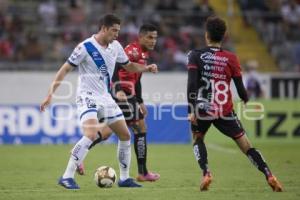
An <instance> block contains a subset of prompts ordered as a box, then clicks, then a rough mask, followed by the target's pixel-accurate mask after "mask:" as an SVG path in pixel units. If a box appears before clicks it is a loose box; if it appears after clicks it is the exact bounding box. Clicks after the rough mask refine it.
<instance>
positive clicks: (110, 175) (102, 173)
mask: <svg viewBox="0 0 300 200" xmlns="http://www.w3.org/2000/svg"><path fill="white" fill-rule="evenodd" d="M94 180H95V182H96V185H97V186H98V187H101V188H110V187H112V186H113V184H114V183H115V182H116V180H117V174H116V171H115V170H114V169H113V168H111V167H108V166H101V167H99V168H98V169H97V170H96V172H95V176H94Z"/></svg>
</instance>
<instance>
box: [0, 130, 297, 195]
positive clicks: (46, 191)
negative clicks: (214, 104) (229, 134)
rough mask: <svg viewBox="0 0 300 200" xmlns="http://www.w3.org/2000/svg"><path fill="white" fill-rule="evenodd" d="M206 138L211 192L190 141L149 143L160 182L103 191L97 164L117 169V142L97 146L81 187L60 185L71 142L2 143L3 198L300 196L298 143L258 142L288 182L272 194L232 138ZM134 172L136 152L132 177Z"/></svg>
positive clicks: (0, 191)
mask: <svg viewBox="0 0 300 200" xmlns="http://www.w3.org/2000/svg"><path fill="white" fill-rule="evenodd" d="M222 137H223V136H222ZM223 138H224V139H225V137H223ZM207 140H208V142H207V143H208V152H209V164H210V168H211V170H212V172H213V175H214V181H213V183H212V185H211V188H210V190H209V191H208V192H200V191H199V181H200V177H201V173H200V171H199V168H198V165H197V164H196V162H195V159H194V157H193V153H192V147H191V145H149V159H148V160H149V169H152V170H154V171H157V172H159V173H160V174H161V180H159V181H158V182H155V183H144V184H143V185H144V187H143V188H141V189H124V188H118V187H117V186H116V185H114V186H113V188H110V189H101V188H98V187H97V186H96V185H95V183H94V181H93V174H94V170H95V169H96V168H97V167H98V166H99V165H109V166H112V167H113V168H115V169H116V170H117V171H118V167H117V166H118V165H117V160H116V157H115V155H116V146H115V145H98V146H97V147H95V148H94V149H93V150H92V151H91V152H90V153H89V155H88V157H87V159H86V161H85V164H86V175H85V176H81V177H77V178H76V180H77V182H78V184H79V185H80V186H81V189H80V190H79V191H68V190H65V189H64V188H62V187H60V186H58V185H57V179H58V178H59V176H61V174H62V173H63V170H64V168H65V166H66V163H67V160H68V157H69V155H68V152H69V150H70V148H71V146H67V145H65V146H60V145H58V146H1V147H0V155H1V160H0V199H1V200H6V199H9V200H12V199H56V200H59V199H62V200H67V199H72V200H73V199H109V200H117V199H118V200H119V199H122V200H127V199H146V200H147V199H149V200H150V199H151V200H154V199H162V200H166V199H178V200H182V199H189V200H192V199H228V200H231V199H255V200H260V199H263V200H265V199H285V200H289V199H299V197H300V192H299V186H300V160H299V155H298V153H299V151H300V147H299V142H297V141H296V142H295V141H284V142H279V141H278V142H274V141H271V142H267V141H264V142H255V144H256V145H255V146H256V147H257V148H258V149H259V150H261V152H263V154H264V156H265V158H266V159H267V161H268V163H269V165H270V167H271V169H272V170H273V171H274V173H275V174H276V176H277V177H278V178H279V179H280V181H281V182H282V183H283V185H284V189H285V192H283V193H274V192H272V191H271V188H270V187H269V186H268V185H267V183H266V181H265V179H264V176H263V175H262V174H261V173H260V172H259V171H258V170H256V169H255V168H254V166H252V164H250V162H249V160H248V159H247V158H246V157H245V156H244V155H242V154H241V153H240V152H239V151H238V149H237V148H236V146H235V144H234V143H233V142H232V141H230V140H226V141H227V142H223V143H222V142H213V141H212V142H209V140H213V139H211V138H209V137H208V139H207ZM136 171H137V170H136V162H135V156H134V155H133V158H132V168H131V175H132V176H133V177H134V176H135V175H136Z"/></svg>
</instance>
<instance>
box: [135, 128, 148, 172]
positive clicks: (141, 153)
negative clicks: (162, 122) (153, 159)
mask: <svg viewBox="0 0 300 200" xmlns="http://www.w3.org/2000/svg"><path fill="white" fill-rule="evenodd" d="M134 150H135V154H136V159H137V163H138V172H139V174H143V175H146V174H147V173H148V170H147V167H146V160H147V141H146V133H138V134H134Z"/></svg>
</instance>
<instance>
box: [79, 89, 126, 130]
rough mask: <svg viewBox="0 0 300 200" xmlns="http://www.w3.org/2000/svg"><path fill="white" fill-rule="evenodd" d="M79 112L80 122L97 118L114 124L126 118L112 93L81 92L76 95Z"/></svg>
mask: <svg viewBox="0 0 300 200" xmlns="http://www.w3.org/2000/svg"><path fill="white" fill-rule="evenodd" d="M76 105H77V114H78V117H79V120H80V124H81V125H82V123H83V122H84V121H86V120H88V119H96V120H98V121H100V120H101V121H103V122H104V123H107V124H108V125H109V124H112V123H114V122H116V121H118V120H125V119H124V116H123V113H122V111H121V109H120V108H119V106H118V105H117V103H116V102H115V100H114V99H113V98H112V97H111V95H110V94H107V95H104V96H95V95H93V93H92V92H81V93H80V95H78V96H77V97H76Z"/></svg>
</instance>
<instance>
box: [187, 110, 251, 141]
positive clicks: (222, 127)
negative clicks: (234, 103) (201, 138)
mask: <svg viewBox="0 0 300 200" xmlns="http://www.w3.org/2000/svg"><path fill="white" fill-rule="evenodd" d="M211 124H213V125H214V126H215V127H216V128H217V129H218V130H219V131H220V132H221V133H223V134H224V135H226V136H228V137H231V138H233V139H238V138H240V137H241V136H243V135H244V134H245V130H244V128H243V127H242V124H241V122H240V120H239V119H238V118H237V116H236V114H235V113H234V111H232V112H231V113H229V114H227V115H225V117H220V118H217V119H212V120H206V119H197V125H194V124H191V130H192V132H193V133H201V134H202V135H205V134H206V132H207V131H208V129H209V127H210V126H211Z"/></svg>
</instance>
